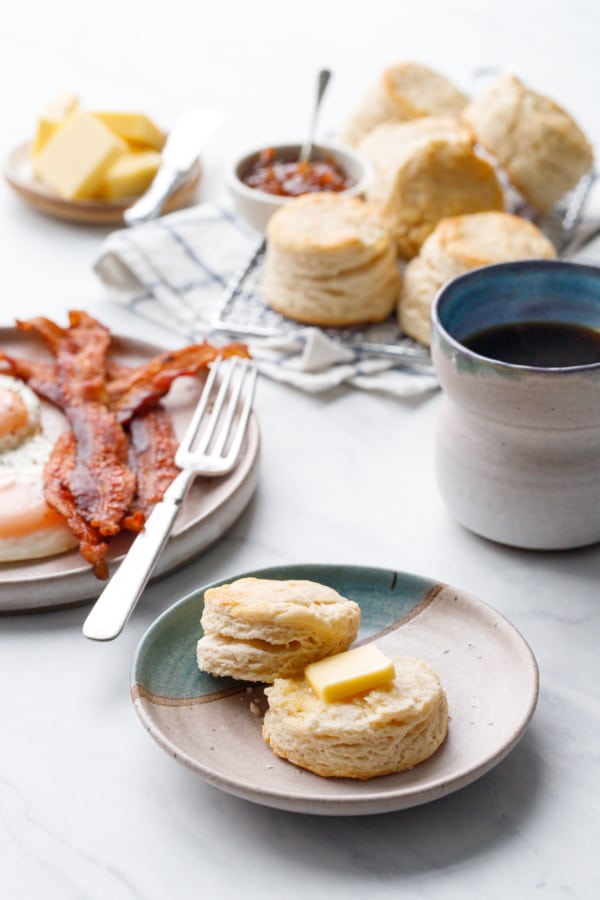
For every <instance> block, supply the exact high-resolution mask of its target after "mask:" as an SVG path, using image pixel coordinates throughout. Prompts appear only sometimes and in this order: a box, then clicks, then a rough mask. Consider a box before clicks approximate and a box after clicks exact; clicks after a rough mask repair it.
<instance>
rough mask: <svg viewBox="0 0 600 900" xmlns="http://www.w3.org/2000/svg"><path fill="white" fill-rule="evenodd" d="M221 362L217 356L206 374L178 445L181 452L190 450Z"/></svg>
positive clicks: (221, 359) (220, 357)
mask: <svg viewBox="0 0 600 900" xmlns="http://www.w3.org/2000/svg"><path fill="white" fill-rule="evenodd" d="M222 362H223V357H222V356H217V358H216V359H215V360H213V362H212V363H211V365H210V369H209V372H208V378H207V379H206V381H205V382H204V387H203V388H202V393H201V395H200V399H199V401H198V404H197V406H196V409H195V410H194V414H193V416H192V418H191V419H190V423H189V425H188V427H187V428H186V430H185V434H184V436H183V438H182V439H181V442H180V444H179V447H180V449H182V450H188V451H189V450H190V449H191V447H192V444H193V443H194V438H195V437H196V433H197V431H198V428H199V427H200V423H201V421H202V419H203V418H204V413H205V412H206V408H207V406H208V401H209V400H210V395H211V393H212V389H213V385H214V383H215V380H216V378H217V373H218V371H219V368H220V366H221V363H222Z"/></svg>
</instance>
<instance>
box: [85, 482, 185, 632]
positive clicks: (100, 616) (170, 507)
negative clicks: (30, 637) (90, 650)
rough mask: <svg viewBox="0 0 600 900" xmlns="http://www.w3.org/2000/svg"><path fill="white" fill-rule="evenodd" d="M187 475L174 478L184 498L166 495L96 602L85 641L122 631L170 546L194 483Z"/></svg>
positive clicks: (89, 619) (86, 625)
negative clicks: (177, 520) (164, 551)
mask: <svg viewBox="0 0 600 900" xmlns="http://www.w3.org/2000/svg"><path fill="white" fill-rule="evenodd" d="M187 474H188V473H185V472H182V473H180V475H178V476H177V478H176V479H175V481H178V480H179V483H180V485H181V488H180V489H179V490H178V491H174V492H173V493H174V494H175V493H178V494H182V495H183V496H182V497H181V499H179V498H178V499H172V497H167V496H166V495H165V498H164V499H163V500H162V501H161V502H160V503H157V504H156V506H155V507H154V509H153V510H152V512H151V513H150V516H149V517H148V521H147V522H146V525H145V526H144V529H143V531H140V533H139V534H138V535H137V537H136V539H135V540H134V542H133V544H132V545H131V547H130V548H129V550H128V552H127V555H126V556H125V557H124V559H123V561H122V562H121V565H120V566H119V568H118V569H117V571H116V572H115V574H114V575H113V576H112V578H111V579H110V581H109V582H108V584H107V585H106V587H105V588H104V590H103V591H102V593H101V594H100V596H99V597H98V599H97V600H96V603H95V604H94V606H93V607H92V609H91V611H90V613H89V615H88V617H87V619H86V620H85V622H84V624H83V633H84V635H85V636H86V638H90V640H92V641H112V640H113V639H114V638H116V637H118V635H119V634H120V633H121V631H122V630H123V628H124V626H125V624H126V622H127V620H128V619H129V616H130V615H131V613H132V612H133V610H134V609H135V606H136V604H137V602H138V600H139V599H140V597H141V595H142V592H143V590H144V588H145V587H146V584H147V583H148V579H149V578H150V575H151V574H152V570H153V569H154V567H155V565H156V563H157V561H158V558H159V556H160V554H161V552H162V550H163V548H164V546H165V544H166V543H167V540H168V538H169V535H170V533H171V529H172V528H173V524H174V522H175V519H176V518H177V514H178V513H179V510H180V508H181V503H182V501H183V499H184V497H185V494H186V493H187V488H189V485H190V484H191V478H189V479H188V478H187V477H185V478H183V477H182V476H187ZM173 485H175V482H173Z"/></svg>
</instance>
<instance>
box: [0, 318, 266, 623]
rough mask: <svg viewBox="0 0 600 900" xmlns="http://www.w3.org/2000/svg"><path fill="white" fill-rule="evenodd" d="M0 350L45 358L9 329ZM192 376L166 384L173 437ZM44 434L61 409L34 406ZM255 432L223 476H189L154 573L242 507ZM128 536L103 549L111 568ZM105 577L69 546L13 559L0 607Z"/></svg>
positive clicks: (138, 354) (93, 592) (143, 354)
mask: <svg viewBox="0 0 600 900" xmlns="http://www.w3.org/2000/svg"><path fill="white" fill-rule="evenodd" d="M0 349H2V350H4V351H5V352H6V353H9V354H13V355H15V356H23V357H25V356H32V355H35V356H36V357H37V358H41V357H47V355H48V354H47V353H46V351H45V350H44V349H43V348H42V346H41V343H40V342H39V341H38V340H37V339H36V338H35V337H34V336H33V335H31V334H24V333H23V332H20V331H17V329H15V328H0ZM162 350H163V348H161V347H157V346H155V345H153V344H148V343H145V342H143V341H136V340H132V339H130V338H120V337H114V338H113V343H112V351H111V352H112V354H114V356H115V358H117V359H118V360H119V361H121V362H123V363H125V364H126V365H136V364H139V363H141V362H143V361H144V360H147V359H150V358H151V357H152V356H155V355H156V354H158V353H160V352H162ZM200 390H201V384H200V381H199V379H194V378H180V379H178V380H177V381H176V382H175V383H174V385H173V386H172V387H171V390H170V391H169V394H168V396H167V398H166V399H165V401H164V405H165V406H166V407H167V409H168V410H169V411H170V413H171V416H172V419H173V423H174V426H175V430H176V432H177V433H178V434H179V435H180V436H181V435H182V433H183V430H184V429H185V426H186V423H187V421H188V419H189V417H190V415H191V413H192V411H193V409H194V407H195V405H196V401H197V399H198V395H199V392H200ZM42 424H43V428H44V433H45V434H47V435H48V436H49V437H50V438H54V437H56V436H57V435H58V434H59V433H60V432H61V431H62V430H64V427H65V422H64V419H63V417H62V414H61V413H60V412H58V411H57V410H55V409H53V408H52V407H51V406H50V405H49V404H46V403H43V404H42ZM259 445H260V439H259V430H258V423H257V421H256V417H255V416H254V415H253V416H252V417H251V420H250V425H249V428H248V434H247V437H246V440H245V443H244V447H243V449H242V455H241V459H240V462H239V464H238V466H237V467H236V468H235V469H234V471H233V472H232V473H231V474H229V475H226V476H224V477H223V478H215V479H200V478H198V479H196V482H195V483H194V485H193V486H192V489H191V491H190V493H189V495H188V498H187V500H186V502H185V505H184V506H183V508H182V510H181V513H180V514H179V516H178V518H177V521H176V523H175V528H174V530H173V534H172V536H171V538H170V540H169V542H168V544H167V546H166V547H165V550H164V551H163V554H162V556H161V558H160V560H159V563H158V565H157V568H156V569H155V572H154V578H158V577H160V576H161V575H165V574H167V573H168V572H171V571H173V570H174V569H176V568H177V567H179V566H182V565H183V564H184V563H186V562H188V561H189V560H191V559H193V558H194V557H196V556H198V555H199V554H200V553H201V552H202V551H203V550H206V549H207V547H209V546H210V545H211V544H213V543H214V542H215V541H216V540H218V539H219V538H220V537H221V536H222V535H223V534H224V533H225V531H227V529H228V528H230V527H231V526H232V525H233V524H234V522H235V521H236V520H237V519H238V517H239V516H240V515H241V513H242V512H243V510H244V508H245V506H246V505H247V503H248V501H249V500H250V498H251V497H252V494H253V493H254V490H255V488H256V485H257V482H258V458H259ZM132 540H133V535H130V534H127V533H122V534H120V535H118V536H117V538H116V539H113V541H112V542H111V548H110V550H109V553H108V557H107V559H108V561H109V566H110V568H111V571H113V570H114V568H115V567H116V565H117V564H118V562H119V560H120V559H121V558H122V556H123V554H124V553H125V552H126V551H127V548H128V547H129V545H130V544H131V541H132ZM105 583H106V582H104V581H99V580H98V579H97V578H95V577H94V575H93V574H92V572H91V568H90V566H89V565H88V563H86V562H85V560H84V559H83V558H82V557H81V556H80V554H79V552H78V551H77V550H72V551H70V552H68V553H62V554H60V555H59V556H53V557H48V558H46V559H40V560H30V561H28V562H21V563H0V613H2V612H21V611H25V610H42V609H48V608H51V607H52V608H54V607H63V606H72V605H76V604H78V603H82V602H84V601H86V600H92V599H94V598H95V597H97V596H98V594H99V593H100V591H101V590H102V588H103V587H104V585H105Z"/></svg>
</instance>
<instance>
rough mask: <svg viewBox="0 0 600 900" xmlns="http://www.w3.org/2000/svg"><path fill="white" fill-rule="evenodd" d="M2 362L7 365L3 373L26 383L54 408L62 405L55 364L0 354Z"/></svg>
mask: <svg viewBox="0 0 600 900" xmlns="http://www.w3.org/2000/svg"><path fill="white" fill-rule="evenodd" d="M0 360H3V361H4V362H5V363H6V366H5V367H4V368H3V371H7V372H10V374H11V375H14V376H15V378H20V379H21V380H22V381H25V382H26V383H27V384H28V385H29V387H30V388H31V389H32V390H33V391H35V393H36V394H37V395H38V396H40V397H43V398H44V399H45V400H48V402H49V403H52V404H53V406H60V405H61V400H62V397H61V390H60V385H59V383H58V376H57V366H56V364H55V363H51V362H42V361H40V360H32V359H17V358H16V357H14V356H9V355H8V354H7V353H0Z"/></svg>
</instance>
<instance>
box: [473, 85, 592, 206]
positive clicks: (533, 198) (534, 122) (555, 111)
mask: <svg viewBox="0 0 600 900" xmlns="http://www.w3.org/2000/svg"><path fill="white" fill-rule="evenodd" d="M464 119H465V122H466V123H467V124H468V125H469V127H470V128H471V130H472V132H473V135H474V137H475V139H476V140H477V141H478V142H479V143H480V144H482V145H483V146H484V147H485V148H486V149H487V150H488V151H489V152H490V153H492V154H493V155H494V156H495V157H496V159H497V160H498V162H499V163H500V165H501V166H502V167H503V168H504V170H505V171H506V173H507V175H508V177H509V178H510V180H511V182H512V183H513V184H514V186H515V187H516V188H517V190H519V191H520V193H521V194H522V195H523V196H524V197H525V199H526V200H527V201H528V202H529V203H530V204H531V206H533V207H535V208H536V209H538V210H540V211H542V212H545V211H547V210H550V209H552V207H553V206H554V205H555V204H556V203H557V202H558V200H560V198H561V197H562V196H563V194H565V193H566V192H567V191H569V190H571V189H572V188H574V187H575V185H576V184H577V183H578V181H579V179H580V178H581V177H582V175H584V174H585V173H586V172H589V170H590V169H591V167H592V164H593V159H594V157H593V151H592V148H591V146H590V144H589V143H588V140H587V138H586V137H585V135H584V134H583V132H582V131H581V129H580V128H579V126H578V125H577V124H576V123H575V122H574V120H573V119H572V118H571V116H570V115H569V114H568V113H567V112H566V111H565V110H564V109H562V108H561V107H560V106H559V105H558V104H557V103H555V102H554V101H553V100H551V99H550V98H549V97H545V96H544V95H543V94H537V93H536V92H535V91H532V90H531V89H530V88H528V87H526V86H525V85H524V84H523V82H522V81H520V80H519V79H518V78H517V77H516V76H515V75H511V74H504V75H501V76H499V77H498V78H497V79H495V80H494V81H493V82H492V84H490V85H489V87H488V89H487V90H486V91H484V93H483V94H482V95H481V96H480V97H479V98H478V99H476V100H475V101H474V102H473V103H471V104H470V105H469V106H468V107H467V109H466V110H465V111H464Z"/></svg>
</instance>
